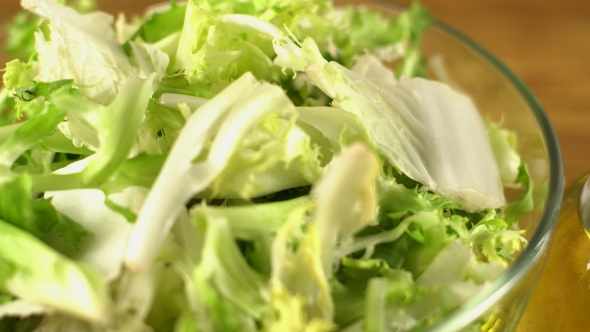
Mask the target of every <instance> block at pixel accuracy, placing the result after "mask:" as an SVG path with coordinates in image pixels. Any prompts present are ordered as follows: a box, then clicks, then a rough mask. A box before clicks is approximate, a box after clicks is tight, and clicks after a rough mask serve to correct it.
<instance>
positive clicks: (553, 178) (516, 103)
mask: <svg viewBox="0 0 590 332" xmlns="http://www.w3.org/2000/svg"><path fill="white" fill-rule="evenodd" d="M344 3H346V4H359V3H360V4H363V5H365V6H368V7H370V8H376V9H379V10H381V11H382V12H383V13H385V14H387V15H396V13H399V11H400V9H401V7H399V6H396V5H393V4H391V3H390V2H384V1H366V2H358V1H353V2H344ZM432 14H433V15H434V16H435V17H436V13H432ZM423 54H424V55H425V57H426V59H427V61H428V64H429V69H430V75H431V77H432V78H434V79H438V80H442V81H446V82H447V83H449V84H451V85H452V86H453V87H455V88H456V89H458V90H460V91H462V92H464V93H466V94H467V95H469V96H470V97H471V98H472V99H473V100H474V102H475V103H476V105H477V106H478V108H479V110H480V111H481V113H482V114H483V115H484V117H486V118H488V119H490V120H492V121H494V122H501V123H502V125H503V126H504V127H506V128H508V129H511V130H513V131H515V132H516V133H517V135H518V151H519V153H520V154H521V156H522V157H523V158H524V159H525V160H526V161H527V163H528V166H529V171H530V174H531V177H532V180H533V183H534V197H535V209H534V210H533V211H532V212H530V213H529V214H528V215H526V216H525V218H524V219H523V220H522V221H521V222H520V224H519V226H520V228H521V229H523V230H525V231H526V235H525V236H526V238H527V240H528V245H527V246H526V247H525V249H524V250H523V251H522V252H521V253H520V255H519V256H518V257H517V259H516V260H515V261H514V262H513V263H512V264H511V265H510V266H509V267H508V269H507V270H506V271H505V272H504V273H503V274H502V275H500V276H499V277H498V278H497V279H496V280H495V281H494V282H492V283H491V284H489V285H488V287H487V288H485V289H484V290H483V291H481V292H480V293H478V294H477V295H476V296H474V297H473V298H471V299H470V300H468V301H467V302H465V303H464V304H463V305H461V306H460V307H459V308H457V309H456V310H455V311H453V312H452V313H451V314H450V315H448V316H447V317H445V318H444V319H442V320H441V321H439V322H438V323H437V324H436V325H434V326H431V327H429V328H428V329H427V331H464V330H470V331H471V330H475V331H478V330H479V331H495V332H499V331H513V330H515V329H516V327H517V325H518V323H519V320H520V318H521V316H522V314H523V312H524V309H525V308H526V306H527V304H528V302H529V298H530V297H531V294H532V292H533V291H534V289H535V286H536V284H537V281H538V279H539V277H540V275H541V272H542V271H543V266H544V264H545V260H546V259H545V258H546V254H547V251H548V248H549V246H550V244H551V239H552V236H553V233H554V230H555V225H556V222H557V218H558V216H559V212H560V208H561V200H562V196H563V190H564V176H563V169H562V161H561V154H560V149H559V145H558V142H557V137H556V134H555V132H554V130H553V128H552V126H551V123H550V121H549V119H548V117H547V114H546V113H545V111H544V110H543V108H542V106H541V105H540V104H539V102H538V100H537V99H536V98H535V96H534V95H533V93H532V92H531V91H530V90H529V89H528V88H527V87H526V85H525V84H524V83H523V82H522V81H521V80H520V79H519V78H518V77H516V76H515V75H514V74H513V73H512V72H511V71H510V70H509V69H508V68H507V67H506V66H505V65H504V64H502V63H501V62H500V61H499V60H498V59H496V58H495V57H494V56H493V55H492V54H490V53H489V52H488V51H486V50H485V49H484V48H483V47H481V46H480V45H478V44H477V43H475V42H474V41H472V40H471V39H469V38H467V37H466V36H464V35H463V34H461V33H460V32H458V31H456V30H454V29H452V28H450V27H449V26H447V25H445V24H443V23H440V22H436V23H435V24H434V25H433V26H432V27H431V28H429V29H428V31H427V32H426V34H425V35H424V39H423ZM506 194H507V197H508V199H510V198H511V197H512V198H515V197H517V196H515V195H518V193H513V192H507V193H506Z"/></svg>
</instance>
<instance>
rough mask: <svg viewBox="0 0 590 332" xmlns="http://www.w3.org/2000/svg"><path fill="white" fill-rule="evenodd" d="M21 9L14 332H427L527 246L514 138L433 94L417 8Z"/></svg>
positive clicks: (12, 152) (11, 147)
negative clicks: (132, 12)
mask: <svg viewBox="0 0 590 332" xmlns="http://www.w3.org/2000/svg"><path fill="white" fill-rule="evenodd" d="M68 5H69V6H68ZM22 6H23V9H24V10H25V11H23V12H22V13H20V14H19V15H18V16H17V17H16V18H15V20H14V22H13V23H12V25H11V27H10V28H9V31H8V32H9V38H8V45H7V50H8V51H9V52H10V53H11V54H12V55H13V56H14V57H16V59H15V60H12V61H10V62H8V63H7V64H6V66H5V69H4V71H3V72H4V73H3V84H4V86H3V88H2V90H1V91H0V111H1V112H0V331H65V330H67V331H70V330H71V331H88V332H101V331H104V332H106V331H110V332H118V331H120V332H140V331H176V332H185V331H186V332H189V331H224V332H231V331H235V332H256V331H261V332H266V331H268V332H270V331H285V332H300V331H306V332H328V331H367V332H385V331H410V330H411V331H419V330H421V329H423V328H427V327H430V326H433V325H435V324H436V323H437V322H438V321H439V320H440V319H443V318H444V317H445V315H447V314H449V313H451V312H452V311H453V310H455V309H456V308H457V307H459V306H461V305H462V304H463V303H464V302H465V301H467V300H468V299H469V298H471V297H472V296H473V295H475V294H476V293H478V292H480V291H481V290H482V289H484V288H485V287H487V285H488V284H489V283H490V282H492V281H493V280H494V279H495V278H497V277H498V276H499V275H500V274H501V273H502V272H503V271H504V269H505V267H506V266H508V265H509V264H510V263H511V262H512V261H513V260H514V259H515V258H516V257H517V255H518V253H519V252H520V251H521V250H522V248H523V246H525V245H526V240H525V238H524V235H523V231H521V230H520V229H519V228H518V222H519V220H521V219H522V218H524V217H525V216H526V215H527V213H528V212H529V211H531V210H532V209H533V205H534V204H533V193H534V188H533V181H532V179H531V176H530V174H529V172H528V169H527V164H526V162H525V160H524V159H522V158H521V156H520V155H519V147H518V142H517V139H518V137H517V135H516V134H515V133H514V132H512V131H510V130H509V129H507V128H504V127H503V126H502V125H501V124H495V123H491V122H486V121H484V120H483V119H482V117H481V115H480V114H479V112H478V110H477V108H476V106H475V104H474V103H473V102H472V101H471V99H470V98H469V97H468V96H465V95H463V94H461V93H460V92H457V91H455V90H454V89H453V88H452V87H450V86H448V85H446V84H444V83H442V82H437V81H434V80H431V79H429V78H428V77H427V75H426V70H425V66H424V59H423V57H422V53H421V52H420V44H421V40H422V35H423V33H424V31H426V29H427V28H428V26H429V24H430V23H431V22H432V21H433V18H432V16H431V15H430V14H429V13H428V12H427V10H426V9H425V8H424V7H423V6H421V5H419V4H413V5H412V6H411V7H409V8H408V9H406V10H405V11H404V12H402V13H401V14H400V15H399V16H398V17H395V18H394V17H387V16H384V15H383V14H382V13H381V12H379V11H376V10H372V9H366V8H359V7H345V8H341V7H335V6H334V5H333V4H332V3H331V2H329V1H325V0H304V1H299V0H297V1H295V0H281V1H278V0H272V1H265V0H255V1H236V0H189V1H187V2H186V3H184V2H183V3H180V2H178V3H177V2H176V1H171V2H170V3H164V4H161V5H158V6H155V7H153V8H151V9H150V10H148V12H147V14H146V16H145V17H138V18H135V19H134V20H133V21H131V22H129V21H127V19H126V18H125V16H124V15H120V16H119V17H118V18H117V19H116V20H115V18H114V17H113V16H112V15H110V14H107V13H104V12H101V11H98V10H96V4H95V3H94V2H93V1H90V0H85V1H78V2H75V3H72V4H67V5H66V3H65V1H54V0H23V1H22ZM504 188H509V189H510V190H511V191H517V196H519V197H518V198H517V199H513V200H510V201H507V198H506V197H505V196H504ZM518 194H519V195H518ZM475 324H476V325H477V322H475Z"/></svg>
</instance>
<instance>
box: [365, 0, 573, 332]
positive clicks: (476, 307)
mask: <svg viewBox="0 0 590 332" xmlns="http://www.w3.org/2000/svg"><path fill="white" fill-rule="evenodd" d="M370 2H371V3H373V4H375V5H378V6H381V7H383V8H388V9H390V10H392V11H401V10H403V9H404V8H405V7H404V6H401V5H399V4H396V3H392V2H388V1H383V0H370ZM434 26H435V27H436V28H439V29H441V30H443V31H445V32H447V33H449V34H450V35H451V36H453V37H455V38H457V39H458V40H459V41H461V42H463V43H465V44H466V45H467V46H469V47H470V48H471V49H472V50H474V51H475V52H476V53H477V54H479V55H480V56H482V57H483V58H484V59H485V60H487V61H488V62H489V63H490V64H491V65H492V66H493V67H494V68H496V69H497V70H498V71H499V72H500V73H501V74H502V75H504V76H505V77H506V79H508V81H509V82H510V83H512V85H513V86H514V87H515V88H516V90H517V91H518V92H519V94H520V95H521V96H522V97H523V98H524V100H525V101H526V103H527V104H528V106H529V107H530V108H531V110H532V111H533V115H534V117H535V119H536V120H537V123H538V125H539V127H540V129H541V132H542V135H543V140H544V143H545V148H546V150H547V156H548V162H549V179H548V180H549V186H548V191H547V197H546V200H545V207H544V209H543V213H542V214H541V217H540V220H539V224H538V225H537V227H536V229H535V231H534V233H533V236H532V237H531V239H530V240H529V243H528V245H527V247H526V248H525V249H524V250H523V252H522V253H521V254H520V255H519V257H518V258H517V259H516V260H515V261H514V263H513V264H511V265H510V266H509V267H508V268H507V269H506V271H505V272H504V273H503V274H502V275H500V276H499V277H498V278H497V279H496V280H494V281H493V282H492V283H491V284H490V285H489V286H488V287H486V288H485V289H484V290H482V291H481V292H480V293H478V294H477V295H476V296H474V297H473V298H471V299H470V300H468V301H466V302H465V303H463V305H461V306H460V307H459V308H457V309H456V310H455V311H453V312H452V313H451V314H449V315H448V316H447V317H445V318H444V319H442V320H441V321H439V322H438V323H437V324H436V325H434V326H432V327H430V328H428V329H426V330H425V331H427V332H435V331H458V330H461V329H464V328H466V327H468V326H469V325H470V324H472V323H473V322H474V321H475V320H476V319H478V318H480V317H481V316H483V315H484V314H485V313H486V312H488V311H489V310H490V309H491V308H492V307H493V306H494V305H495V304H497V303H498V302H499V300H500V299H501V298H503V297H504V296H505V295H507V294H508V293H509V291H510V290H511V289H513V288H514V287H515V286H516V285H517V284H518V283H519V282H521V281H522V280H523V279H524V277H525V276H526V275H527V274H528V272H529V271H530V270H531V269H532V268H533V266H534V265H535V264H536V263H537V262H538V261H539V260H540V259H541V258H542V255H543V254H544V253H545V251H546V250H547V249H548V246H549V244H550V243H551V239H552V236H553V233H554V230H555V226H556V224H557V219H558V217H559V212H560V211H561V203H562V198H563V193H564V186H565V179H564V174H563V163H562V159H561V150H560V148H559V143H558V140H557V135H556V134H555V131H554V129H553V126H552V125H551V121H550V120H549V117H548V116H547V113H546V112H545V110H544V109H543V107H542V106H541V103H540V102H539V101H538V100H537V98H536V97H535V96H534V95H533V93H532V92H531V91H530V90H529V89H528V88H527V86H526V85H525V84H524V83H523V82H522V81H521V80H520V78H518V76H516V75H515V74H514V73H513V72H512V71H511V70H510V69H509V68H508V67H507V66H506V65H504V64H503V63H502V62H501V61H499V60H498V59H496V57H494V56H493V55H492V54H491V53H490V52H489V51H487V50H486V49H485V48H483V47H482V46H480V45H479V44H478V43H476V42H475V41H473V40H472V39H471V38H469V37H467V36H465V35H464V34H462V33H460V32H459V31H457V30H455V29H454V28H452V27H450V26H448V25H446V24H445V23H443V22H440V21H435V22H434Z"/></svg>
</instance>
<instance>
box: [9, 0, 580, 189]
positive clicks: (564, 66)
mask: <svg viewBox="0 0 590 332" xmlns="http://www.w3.org/2000/svg"><path fill="white" fill-rule="evenodd" d="M6 2H8V1H6ZM156 2H158V0H98V3H99V7H100V8H101V9H103V10H105V11H107V12H111V13H117V12H118V11H124V12H125V13H127V14H133V13H140V12H141V10H142V8H143V7H144V6H145V5H146V4H150V3H156ZM397 2H398V3H400V4H403V5H407V4H409V3H410V2H411V0H398V1H397ZM421 2H422V4H424V5H425V6H426V7H427V8H429V9H430V10H431V12H432V13H433V14H434V15H435V16H436V17H437V18H438V19H439V20H441V21H443V22H445V23H447V24H448V25H450V26H452V27H454V28H456V29H457V30H459V31H462V32H463V33H464V34H466V35H467V36H468V37H470V38H472V39H473V40H475V41H476V42H478V43H479V44H481V45H482V46H483V47H484V48H486V49H488V50H489V51H490V52H491V53H492V54H494V55H496V57H497V58H498V59H500V60H501V61H502V62H504V63H505V64H506V65H507V66H508V67H509V68H511V69H512V71H513V72H514V73H515V74H516V75H517V76H519V77H520V78H521V79H522V80H523V81H524V82H525V83H526V84H527V85H528V86H529V87H530V89H531V90H532V91H533V93H534V94H535V95H536V96H537V97H538V99H539V100H540V102H541V104H542V105H543V106H544V107H545V109H546V111H547V113H548V114H549V118H550V119H551V121H552V123H553V125H554V128H555V130H556V132H557V136H558V138H559V141H560V145H561V149H562V155H563V164H564V169H565V176H566V185H567V186H570V185H571V184H572V183H573V182H575V181H576V179H578V178H580V177H581V176H582V175H583V174H584V173H585V172H586V171H588V170H590V149H589V148H588V147H589V146H590V1H587V0H561V1H549V0H514V1H507V0H503V1H502V0H477V1H464V0H445V1H442V0H422V1H421ZM2 7H3V8H2V10H1V11H0V22H4V21H5V20H6V18H7V17H9V16H11V15H12V13H14V12H15V11H16V10H17V8H18V1H14V0H10V2H9V3H3V4H2ZM0 60H1V61H2V62H3V63H4V62H5V60H6V57H4V56H0Z"/></svg>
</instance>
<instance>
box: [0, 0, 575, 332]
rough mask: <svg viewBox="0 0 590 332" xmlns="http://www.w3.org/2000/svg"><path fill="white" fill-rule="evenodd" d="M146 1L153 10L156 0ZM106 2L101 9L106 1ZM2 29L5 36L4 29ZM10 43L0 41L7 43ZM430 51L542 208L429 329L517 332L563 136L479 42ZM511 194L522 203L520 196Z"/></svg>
mask: <svg viewBox="0 0 590 332" xmlns="http://www.w3.org/2000/svg"><path fill="white" fill-rule="evenodd" d="M142 2H143V3H145V4H146V5H147V4H148V3H153V2H154V1H142ZM98 3H99V7H101V6H100V4H101V1H100V0H99V1H98ZM337 4H343V5H344V4H355V5H359V4H362V5H364V6H368V7H371V8H375V9H379V10H381V11H382V12H383V13H385V14H387V15H392V16H395V15H396V14H397V13H399V11H400V9H401V7H399V6H396V5H394V4H392V3H390V2H384V1H383V2H380V1H354V0H353V1H337ZM101 8H102V7H101ZM102 9H105V10H108V9H107V8H102ZM433 14H434V16H436V13H433ZM3 23H4V22H3ZM0 27H1V28H2V32H4V31H5V26H4V24H2V25H1V26H0ZM3 37H4V36H2V35H0V42H2V43H3ZM423 52H424V55H425V56H426V58H427V59H429V68H430V69H431V72H430V74H431V76H432V77H433V78H436V79H440V80H443V81H446V82H447V83H449V84H451V85H452V86H454V87H455V88H457V89H459V90H461V91H463V92H464V93H466V94H467V95H469V96H470V97H471V98H472V99H473V100H474V101H475V103H476V105H477V106H478V107H479V109H480V111H481V112H482V114H484V116H485V117H487V118H489V119H491V120H492V121H495V122H501V123H502V124H503V126H505V127H506V128H509V129H511V130H514V131H515V132H517V134H518V137H519V142H518V148H519V152H520V153H521V155H522V156H523V158H524V159H525V160H526V161H527V163H528V166H529V171H530V174H531V176H532V179H533V183H534V188H535V189H534V190H535V210H534V211H532V212H531V213H529V214H528V215H527V216H526V217H525V218H524V219H523V220H522V221H521V223H520V227H521V228H522V229H524V230H525V231H526V238H527V240H528V245H527V246H526V248H525V249H524V250H523V251H522V252H521V253H520V255H519V256H518V257H517V259H516V260H515V261H514V262H513V264H511V265H510V266H509V267H508V269H507V270H506V271H505V272H504V273H503V274H502V275H500V276H499V277H498V278H497V279H496V280H495V281H494V282H492V283H491V284H489V285H488V287H487V288H485V289H484V290H483V291H482V292H480V293H478V294H477V295H476V296H475V297H473V298H471V299H470V300H469V301H467V302H465V303H464V304H463V305H461V306H460V307H459V308H457V309H456V310H455V311H453V312H452V313H451V314H449V315H448V316H447V317H445V318H444V319H442V320H440V321H439V322H438V323H437V324H436V325H433V326H431V327H429V328H428V329H427V331H463V330H481V331H496V332H499V331H513V330H514V329H516V327H517V325H518V323H519V320H520V318H521V316H522V313H523V311H524V309H525V308H526V306H527V304H528V302H529V298H530V296H531V294H532V292H533V290H534V289H535V286H536V284H537V281H538V279H539V277H540V274H541V272H542V270H543V266H544V263H545V257H546V253H547V251H548V248H549V245H550V243H551V239H552V235H553V233H554V229H555V225H556V220H557V218H558V215H559V211H560V207H561V199H562V195H563V189H564V177H563V170H562V161H561V155H560V150H559V145H558V142H557V138H556V135H555V132H554V130H553V128H552V126H551V123H550V121H549V119H548V117H547V114H546V113H545V112H544V110H543V108H542V107H541V105H540V104H539V102H538V101H537V99H536V98H535V96H534V95H533V93H532V92H531V91H530V90H529V89H528V88H527V87H526V86H525V84H524V83H523V82H522V81H520V79H518V78H517V77H516V76H515V75H514V74H513V73H512V72H511V71H510V70H509V69H508V68H507V67H506V66H505V65H503V64H502V63H501V62H500V61H499V60H498V59H496V58H495V57H494V56H493V55H491V54H490V53H489V52H487V51H486V50H485V49H484V48H483V47H481V46H479V45H478V44H477V43H475V42H473V41H472V40H470V39H469V38H467V37H466V36H464V35H462V34H461V33H459V32H457V31H456V30H454V29H452V28H450V27H449V26H447V25H445V24H443V23H440V22H436V23H435V24H434V25H433V27H431V28H430V29H429V30H428V31H427V32H426V34H425V36H424V40H423ZM0 59H1V60H2V63H3V64H4V62H5V61H6V60H7V59H8V57H7V56H6V55H5V54H0ZM507 195H508V197H515V195H518V192H514V193H510V192H508V193H507Z"/></svg>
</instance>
